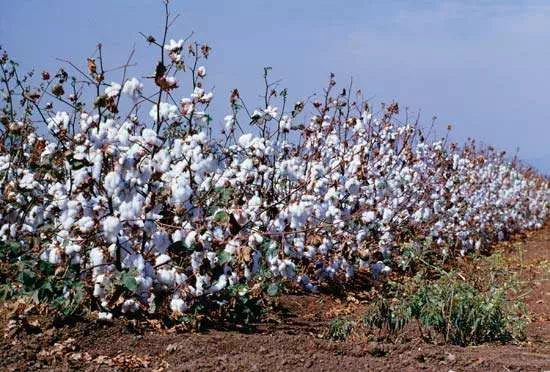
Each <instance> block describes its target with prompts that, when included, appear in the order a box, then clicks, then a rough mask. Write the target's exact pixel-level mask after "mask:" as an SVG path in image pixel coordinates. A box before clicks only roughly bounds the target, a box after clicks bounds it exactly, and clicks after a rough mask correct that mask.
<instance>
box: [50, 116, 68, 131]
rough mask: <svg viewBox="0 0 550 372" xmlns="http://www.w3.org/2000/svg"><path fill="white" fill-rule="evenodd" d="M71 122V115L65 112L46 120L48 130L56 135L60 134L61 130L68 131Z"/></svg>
mask: <svg viewBox="0 0 550 372" xmlns="http://www.w3.org/2000/svg"><path fill="white" fill-rule="evenodd" d="M69 121H70V117H69V114H67V113H66V112H64V111H63V112H57V113H56V114H55V116H54V117H53V118H51V117H50V118H48V119H47V120H46V122H47V124H48V128H49V129H50V130H51V131H52V132H54V133H58V132H59V131H60V130H61V129H64V130H67V128H68V126H69Z"/></svg>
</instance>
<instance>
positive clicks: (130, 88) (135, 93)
mask: <svg viewBox="0 0 550 372" xmlns="http://www.w3.org/2000/svg"><path fill="white" fill-rule="evenodd" d="M142 89H143V84H141V83H140V82H139V80H138V79H136V78H135V77H133V78H131V79H129V80H127V81H126V82H125V83H124V87H123V88H122V92H123V93H124V94H127V95H129V96H130V97H132V99H133V100H136V99H138V98H139V96H140V95H141V91H142Z"/></svg>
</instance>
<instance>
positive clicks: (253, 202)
mask: <svg viewBox="0 0 550 372" xmlns="http://www.w3.org/2000/svg"><path fill="white" fill-rule="evenodd" d="M261 206H262V198H260V197H259V196H258V195H254V196H253V197H252V198H250V200H249V201H248V207H249V208H252V209H256V208H260V207H261Z"/></svg>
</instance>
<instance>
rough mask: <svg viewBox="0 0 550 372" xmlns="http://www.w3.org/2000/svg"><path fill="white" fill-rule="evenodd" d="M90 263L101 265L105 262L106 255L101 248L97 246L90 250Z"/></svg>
mask: <svg viewBox="0 0 550 372" xmlns="http://www.w3.org/2000/svg"><path fill="white" fill-rule="evenodd" d="M90 263H91V264H92V266H99V265H102V264H103V263H104V256H103V251H102V250H101V248H97V247H95V248H92V249H91V250H90Z"/></svg>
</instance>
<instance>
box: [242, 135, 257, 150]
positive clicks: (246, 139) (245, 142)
mask: <svg viewBox="0 0 550 372" xmlns="http://www.w3.org/2000/svg"><path fill="white" fill-rule="evenodd" d="M253 138H254V135H253V134H252V133H246V134H243V135H242V136H240V137H239V145H240V146H241V147H243V148H245V149H247V148H249V147H250V146H251V144H252V139H253Z"/></svg>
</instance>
